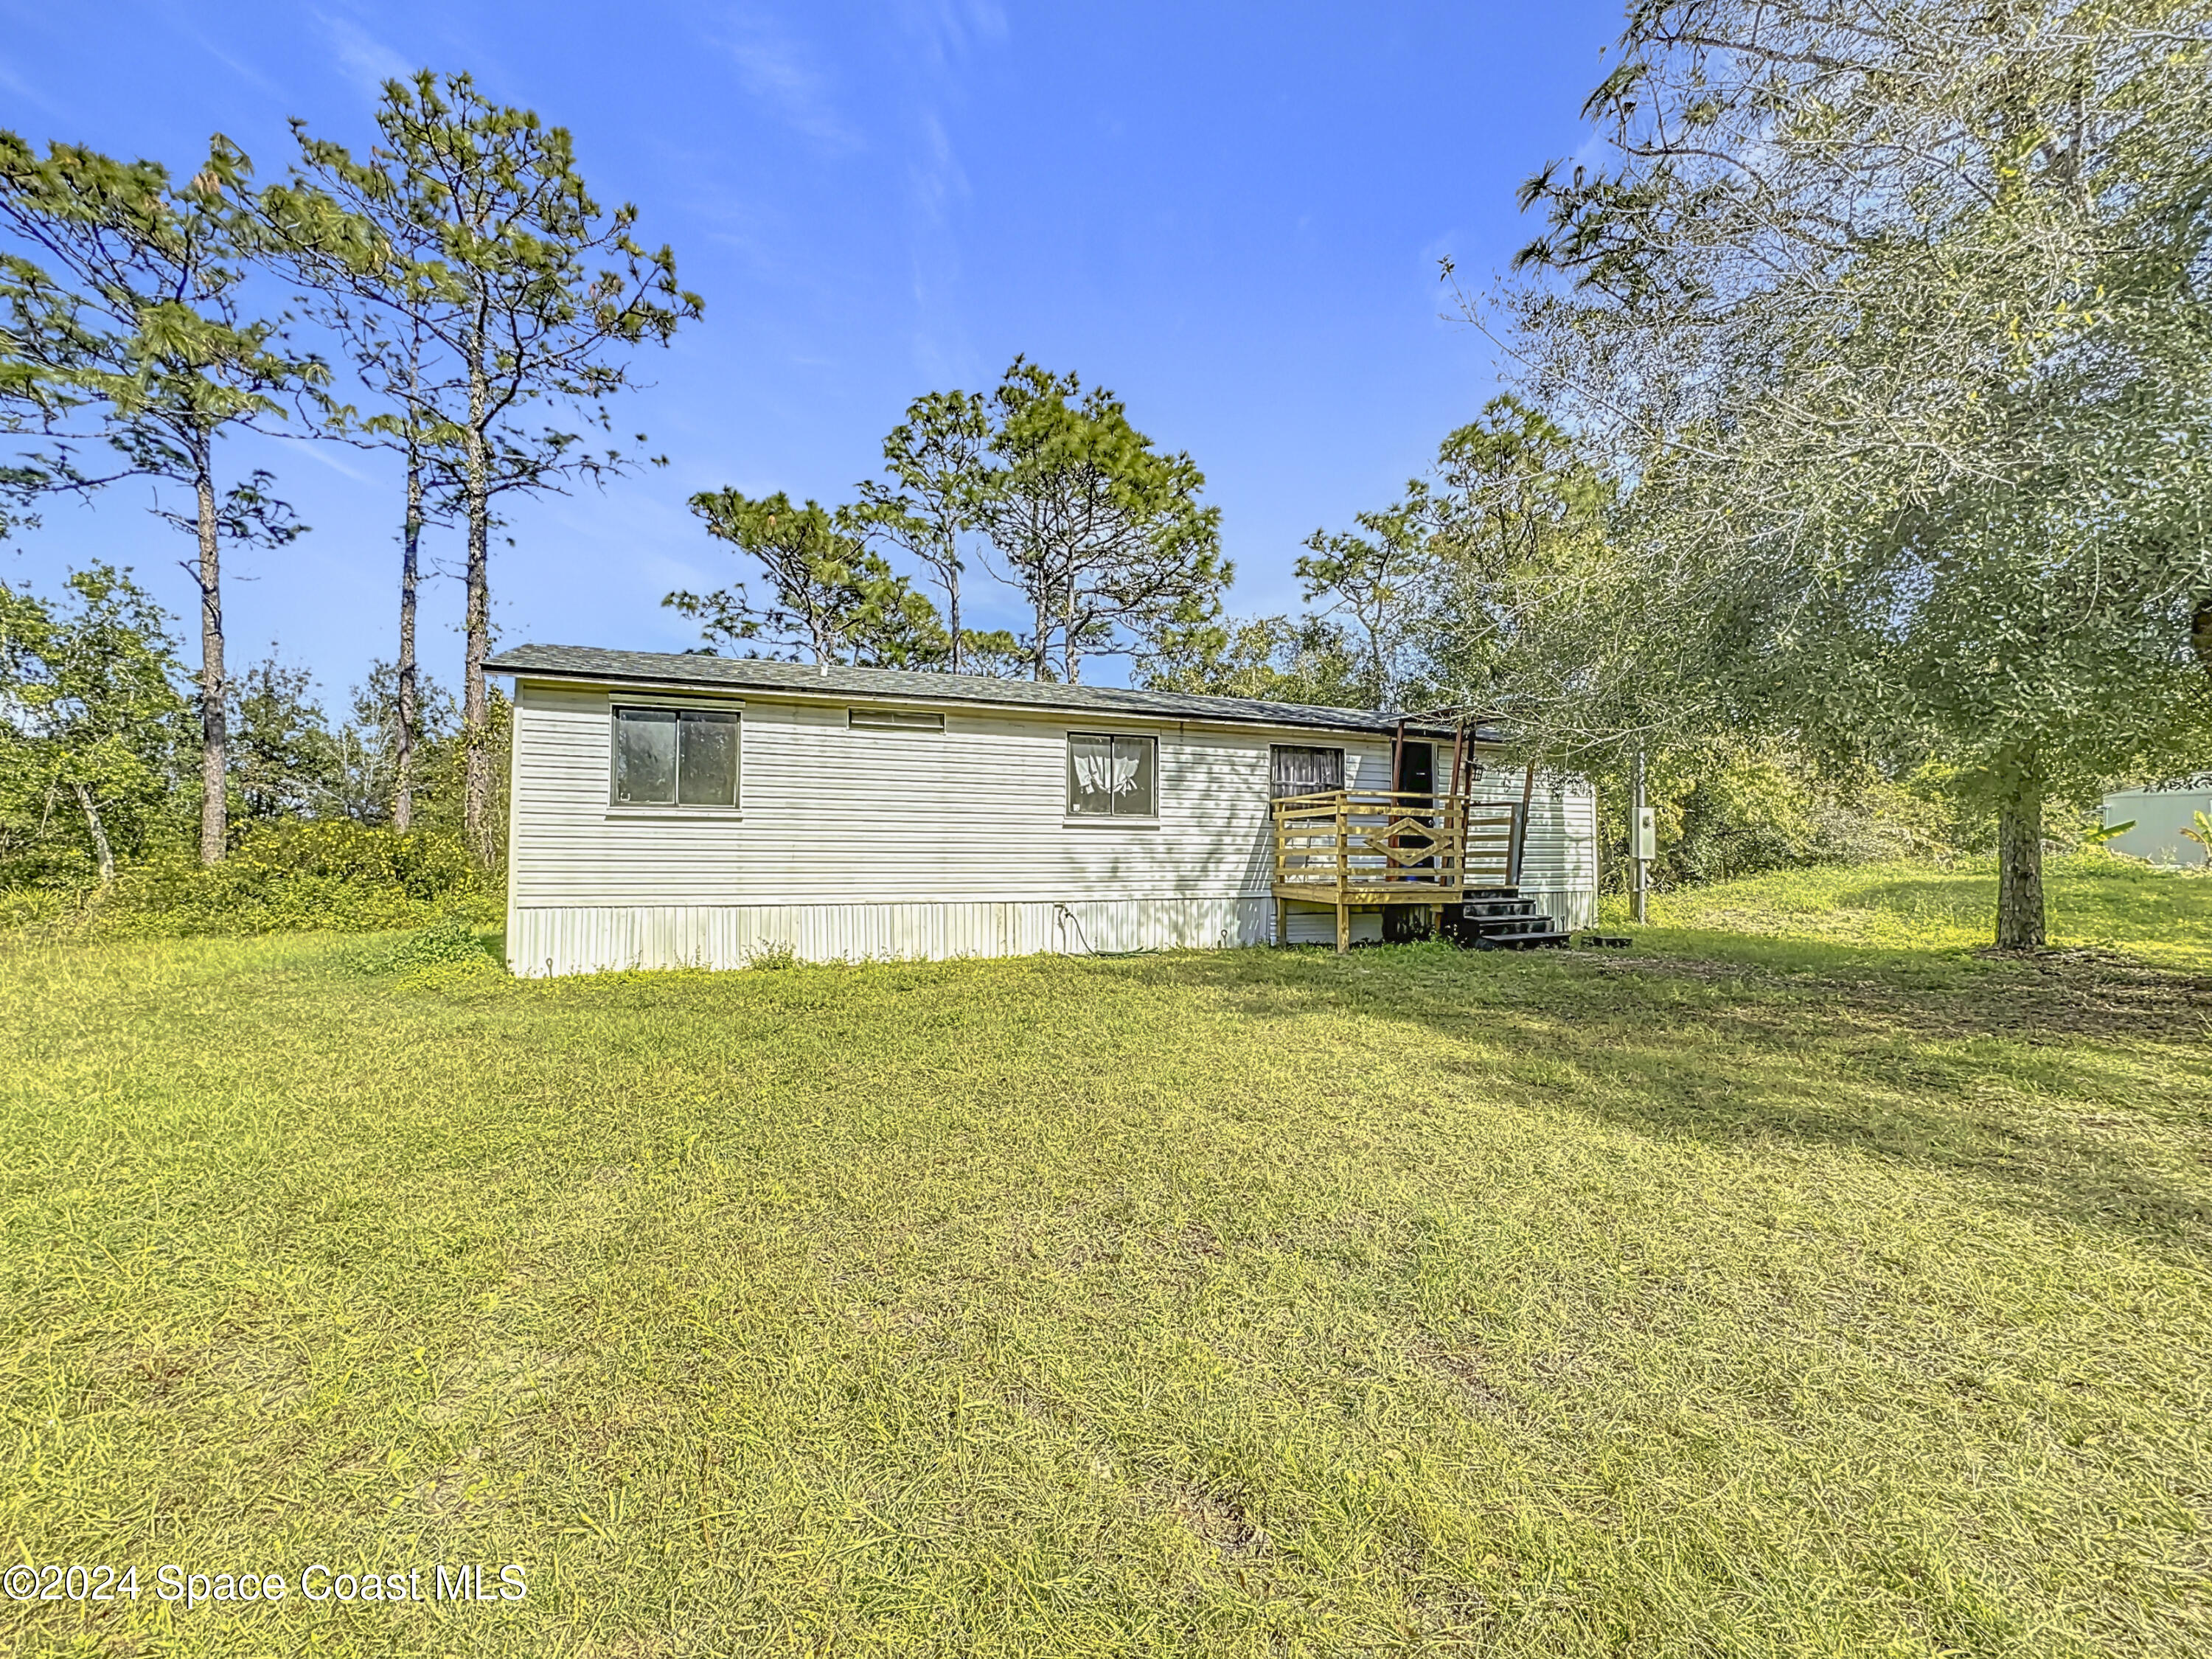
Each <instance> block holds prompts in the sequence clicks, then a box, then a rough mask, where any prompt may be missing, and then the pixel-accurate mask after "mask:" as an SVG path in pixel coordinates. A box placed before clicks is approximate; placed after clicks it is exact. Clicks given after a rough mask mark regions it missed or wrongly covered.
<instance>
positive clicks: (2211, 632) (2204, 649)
mask: <svg viewBox="0 0 2212 1659" xmlns="http://www.w3.org/2000/svg"><path fill="white" fill-rule="evenodd" d="M2189 642H2190V644H2191V645H2192V646H2194V647H2196V649H2197V662H2198V664H2199V665H2201V666H2202V667H2203V670H2204V671H2205V672H2206V673H2207V674H2212V599H2199V600H2198V601H2197V614H2196V615H2195V616H2193V617H2191V618H2190V619H2189Z"/></svg>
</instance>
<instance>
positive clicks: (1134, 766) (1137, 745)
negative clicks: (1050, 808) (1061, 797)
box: [1067, 732, 1160, 818]
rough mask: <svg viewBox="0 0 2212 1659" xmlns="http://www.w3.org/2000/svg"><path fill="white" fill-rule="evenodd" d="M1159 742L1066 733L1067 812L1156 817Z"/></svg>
mask: <svg viewBox="0 0 2212 1659" xmlns="http://www.w3.org/2000/svg"><path fill="white" fill-rule="evenodd" d="M1159 759H1160V740H1159V739H1158V738H1131V737H1123V736H1121V735H1119V734H1118V733H1117V734H1115V735H1112V736H1108V735H1106V734H1104V733H1101V732H1069V733H1068V734H1067V812H1068V816H1069V817H1079V818H1109V817H1111V818H1151V817H1158V816H1159V811H1160V806H1159V769H1160V766H1159Z"/></svg>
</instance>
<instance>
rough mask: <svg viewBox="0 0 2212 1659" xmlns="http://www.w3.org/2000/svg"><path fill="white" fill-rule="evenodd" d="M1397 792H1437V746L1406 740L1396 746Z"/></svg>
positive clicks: (1406, 793) (1410, 793)
mask: <svg viewBox="0 0 2212 1659" xmlns="http://www.w3.org/2000/svg"><path fill="white" fill-rule="evenodd" d="M1396 787H1397V789H1398V793H1401V794H1405V795H1433V794H1434V793H1436V792H1437V746H1436V744H1432V743H1413V742H1410V741H1409V742H1407V743H1404V744H1400V745H1399V748H1398V782H1397V786H1396Z"/></svg>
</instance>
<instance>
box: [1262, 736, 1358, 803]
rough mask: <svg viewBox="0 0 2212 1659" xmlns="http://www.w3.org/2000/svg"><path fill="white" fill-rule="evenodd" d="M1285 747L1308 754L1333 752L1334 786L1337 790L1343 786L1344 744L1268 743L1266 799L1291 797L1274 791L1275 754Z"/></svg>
mask: <svg viewBox="0 0 2212 1659" xmlns="http://www.w3.org/2000/svg"><path fill="white" fill-rule="evenodd" d="M1285 749H1296V750H1304V751H1306V752H1308V753H1310V754H1322V755H1327V754H1334V756H1335V757H1336V786H1335V787H1337V788H1338V789H1339V790H1341V789H1343V788H1344V787H1345V781H1344V779H1345V775H1346V771H1347V770H1348V768H1347V767H1346V764H1345V760H1346V756H1345V745H1344V744H1340V743H1270V744H1268V745H1267V799H1269V800H1271V801H1277V800H1288V799H1291V797H1290V796H1288V795H1282V794H1278V793H1276V792H1275V756H1276V753H1277V751H1279V750H1285ZM1305 793H1322V792H1319V791H1312V790H1309V791H1306V792H1305Z"/></svg>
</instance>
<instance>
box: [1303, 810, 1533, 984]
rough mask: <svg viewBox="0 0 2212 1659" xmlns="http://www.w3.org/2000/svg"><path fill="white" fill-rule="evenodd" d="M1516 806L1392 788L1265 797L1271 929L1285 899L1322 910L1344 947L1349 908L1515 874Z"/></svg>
mask: <svg viewBox="0 0 2212 1659" xmlns="http://www.w3.org/2000/svg"><path fill="white" fill-rule="evenodd" d="M1521 835H1522V822H1521V806H1520V804H1519V803H1518V802H1516V801H1475V800H1462V799H1453V798H1451V797H1449V796H1446V795H1434V794H1412V793H1406V792H1403V791H1393V790H1359V789H1333V790H1325V791H1322V793H1318V794H1310V795H1286V796H1285V797H1284V798H1282V799H1279V800H1278V801H1277V802H1276V803H1275V872H1274V882H1273V888H1272V890H1273V894H1274V897H1275V921H1276V928H1275V935H1276V937H1277V938H1278V939H1287V938H1288V937H1289V928H1288V927H1287V921H1288V913H1287V911H1286V909H1285V906H1286V905H1288V904H1291V903H1300V904H1322V905H1328V906H1332V907H1333V908H1334V909H1335V911H1336V948H1337V949H1338V950H1339V951H1346V950H1349V949H1350V948H1351V945H1352V912H1353V911H1354V910H1358V909H1365V908H1375V907H1379V906H1389V905H1398V904H1425V905H1432V906H1441V905H1446V904H1454V903H1457V902H1459V901H1460V900H1461V899H1462V898H1463V897H1464V896H1466V895H1467V894H1468V892H1469V891H1470V890H1483V889H1487V888H1499V887H1511V886H1513V885H1514V884H1515V883H1516V879H1517V878H1518V876H1519V873H1520V871H1519V865H1520V861H1521V859H1520V854H1521Z"/></svg>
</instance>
